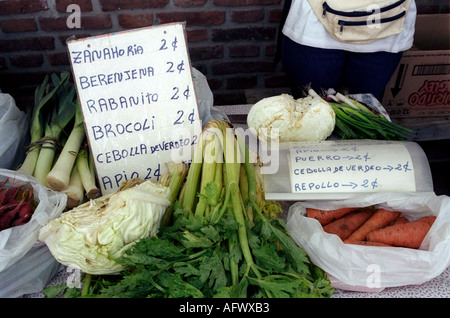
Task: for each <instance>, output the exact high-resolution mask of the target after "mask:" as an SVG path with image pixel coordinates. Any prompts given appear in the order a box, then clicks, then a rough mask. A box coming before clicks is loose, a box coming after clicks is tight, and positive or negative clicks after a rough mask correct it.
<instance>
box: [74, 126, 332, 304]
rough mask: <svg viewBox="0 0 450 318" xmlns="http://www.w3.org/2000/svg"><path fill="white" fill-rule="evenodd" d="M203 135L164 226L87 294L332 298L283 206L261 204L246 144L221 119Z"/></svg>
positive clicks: (92, 282) (93, 280)
mask: <svg viewBox="0 0 450 318" xmlns="http://www.w3.org/2000/svg"><path fill="white" fill-rule="evenodd" d="M201 137H202V138H200V142H199V143H198V144H197V145H196V148H195V149H194V154H193V161H192V162H191V165H190V168H189V171H188V173H187V176H186V179H185V181H184V184H183V186H182V187H181V190H180V192H179V194H177V200H176V201H175V203H174V204H173V206H172V213H171V214H170V216H169V217H168V218H166V222H165V226H162V227H161V228H160V229H159V232H158V234H157V236H156V237H151V238H150V237H149V238H144V239H141V240H139V241H138V242H136V243H135V244H134V245H133V247H131V248H130V249H128V250H127V251H126V252H125V254H124V255H123V257H121V258H119V259H118V260H117V261H118V262H119V263H120V264H122V265H124V266H125V267H126V269H125V270H124V271H123V272H122V276H121V277H119V278H117V277H105V276H98V277H97V276H95V277H94V276H93V277H90V276H89V275H88V276H87V279H86V281H85V284H86V285H85V287H83V291H82V292H83V294H82V296H89V297H95V296H99V297H152V298H155V297H193V298H202V297H207V298H212V297H219V298H223V297H239V298H241V297H242V298H250V297H271V298H285V297H329V296H330V295H331V294H332V292H333V288H332V287H331V285H330V282H329V280H328V278H327V276H326V274H325V273H324V272H323V271H322V270H321V269H320V268H318V267H316V266H315V265H314V264H312V263H311V262H310V260H309V258H308V256H307V254H306V252H305V251H304V250H303V249H301V248H300V247H298V246H297V245H296V244H295V243H294V241H293V240H292V239H291V237H290V235H289V234H288V232H287V230H286V228H285V224H284V222H283V220H282V219H281V218H280V217H279V215H278V214H279V212H281V206H280V205H279V204H277V203H278V202H266V201H265V200H264V193H263V187H262V176H261V175H260V173H259V169H258V164H257V163H252V162H250V160H249V158H250V154H249V149H248V148H247V145H246V144H245V142H244V140H242V139H241V138H240V137H239V136H237V135H235V132H234V130H233V129H232V127H230V126H229V125H228V123H227V122H224V121H211V122H209V123H208V124H207V126H206V127H205V128H204V131H203V133H202V136H201ZM178 184H179V183H178ZM166 214H167V213H166ZM89 286H90V287H89ZM68 294H70V295H71V296H80V293H79V291H75V292H74V291H73V290H72V291H69V293H68Z"/></svg>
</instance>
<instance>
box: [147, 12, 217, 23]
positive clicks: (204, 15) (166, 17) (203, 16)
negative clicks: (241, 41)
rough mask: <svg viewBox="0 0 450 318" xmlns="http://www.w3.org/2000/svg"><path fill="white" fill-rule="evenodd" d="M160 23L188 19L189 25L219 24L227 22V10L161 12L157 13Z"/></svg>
mask: <svg viewBox="0 0 450 318" xmlns="http://www.w3.org/2000/svg"><path fill="white" fill-rule="evenodd" d="M156 16H157V18H158V20H159V23H160V24H164V23H170V22H182V21H186V25H187V26H193V25H195V26H198V25H202V26H205V25H218V24H222V23H223V22H225V12H223V11H209V12H186V11H184V12H161V13H157V14H156Z"/></svg>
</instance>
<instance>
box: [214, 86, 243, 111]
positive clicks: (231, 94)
mask: <svg viewBox="0 0 450 318" xmlns="http://www.w3.org/2000/svg"><path fill="white" fill-rule="evenodd" d="M213 93H214V105H217V106H220V105H241V104H247V98H246V97H245V92H244V90H238V91H236V90H226V91H222V92H213ZM219 109H220V107H219Z"/></svg>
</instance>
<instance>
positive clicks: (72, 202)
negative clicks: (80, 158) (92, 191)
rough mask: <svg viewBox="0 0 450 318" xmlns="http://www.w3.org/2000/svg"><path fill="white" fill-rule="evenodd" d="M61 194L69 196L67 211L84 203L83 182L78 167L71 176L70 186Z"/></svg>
mask: <svg viewBox="0 0 450 318" xmlns="http://www.w3.org/2000/svg"><path fill="white" fill-rule="evenodd" d="M61 192H63V193H65V194H66V195H67V204H66V208H67V209H72V208H74V207H77V206H79V205H80V204H81V203H82V202H83V201H84V188H83V183H82V182H81V177H80V173H79V172H78V169H76V167H74V169H72V173H71V174H70V182H69V185H68V186H67V187H66V188H65V189H64V190H62V191H61Z"/></svg>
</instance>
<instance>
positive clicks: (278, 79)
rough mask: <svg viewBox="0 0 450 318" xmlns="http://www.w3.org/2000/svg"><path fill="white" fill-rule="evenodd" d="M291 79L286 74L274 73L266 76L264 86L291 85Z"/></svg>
mask: <svg viewBox="0 0 450 318" xmlns="http://www.w3.org/2000/svg"><path fill="white" fill-rule="evenodd" d="M289 86H290V84H289V81H288V79H287V77H286V75H284V74H272V75H270V76H267V77H266V78H264V87H268V88H273V87H289Z"/></svg>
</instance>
